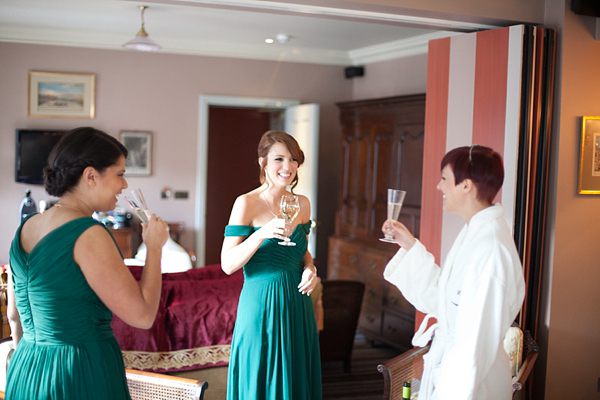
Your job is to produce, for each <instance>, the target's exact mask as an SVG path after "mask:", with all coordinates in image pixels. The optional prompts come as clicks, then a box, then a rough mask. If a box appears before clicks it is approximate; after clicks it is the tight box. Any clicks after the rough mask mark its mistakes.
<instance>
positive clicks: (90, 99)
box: [27, 71, 96, 119]
mask: <svg viewBox="0 0 600 400" xmlns="http://www.w3.org/2000/svg"><path fill="white" fill-rule="evenodd" d="M95 78H96V76H95V75H94V74H69V73H62V72H41V71H30V72H29V95H28V97H29V99H28V100H29V101H28V113H27V115H28V116H29V117H34V118H85V119H93V118H94V95H95V93H94V90H95V87H94V85H95Z"/></svg>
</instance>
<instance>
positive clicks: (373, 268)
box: [369, 262, 378, 271]
mask: <svg viewBox="0 0 600 400" xmlns="http://www.w3.org/2000/svg"><path fill="white" fill-rule="evenodd" d="M377 267H378V265H377V263H376V262H370V263H369V268H371V269H372V270H373V271H375V270H376V269H377Z"/></svg>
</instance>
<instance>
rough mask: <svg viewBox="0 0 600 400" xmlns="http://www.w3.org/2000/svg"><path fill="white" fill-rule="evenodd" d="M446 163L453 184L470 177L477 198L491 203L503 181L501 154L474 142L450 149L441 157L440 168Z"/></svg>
mask: <svg viewBox="0 0 600 400" xmlns="http://www.w3.org/2000/svg"><path fill="white" fill-rule="evenodd" d="M446 165H448V166H450V169H452V173H453V174H454V184H455V185H458V184H459V183H461V182H462V181H464V180H465V179H470V180H471V181H472V182H473V183H474V184H475V187H476V188H477V200H479V201H485V202H488V203H490V204H491V203H492V202H493V201H494V197H496V195H497V194H498V191H499V190H500V188H501V187H502V183H503V182H504V165H503V162H502V156H500V154H498V153H497V152H495V151H494V150H492V149H491V148H489V147H485V146H480V145H478V144H474V145H473V146H463V147H457V148H455V149H453V150H450V151H449V152H448V153H446V155H445V156H444V158H443V159H442V165H441V168H440V169H444V167H445V166H446Z"/></svg>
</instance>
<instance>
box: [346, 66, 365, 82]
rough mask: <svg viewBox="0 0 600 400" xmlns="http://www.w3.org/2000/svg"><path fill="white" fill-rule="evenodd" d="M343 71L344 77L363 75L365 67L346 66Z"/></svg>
mask: <svg viewBox="0 0 600 400" xmlns="http://www.w3.org/2000/svg"><path fill="white" fill-rule="evenodd" d="M344 73H345V75H346V79H351V78H354V77H357V76H363V75H364V74H365V67H354V66H352V67H346V69H345V70H344Z"/></svg>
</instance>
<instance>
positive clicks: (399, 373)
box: [377, 346, 429, 400]
mask: <svg viewBox="0 0 600 400" xmlns="http://www.w3.org/2000/svg"><path fill="white" fill-rule="evenodd" d="M428 351H429V346H425V347H415V348H413V349H411V350H409V351H407V352H405V353H402V354H400V355H399V356H397V357H395V358H392V359H391V360H388V361H386V362H384V363H383V364H379V365H378V366H377V371H379V372H381V373H382V374H383V400H401V399H402V389H403V386H404V382H410V385H411V391H412V393H418V392H419V389H420V387H421V375H423V356H424V355H425V354H427V352H428Z"/></svg>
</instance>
